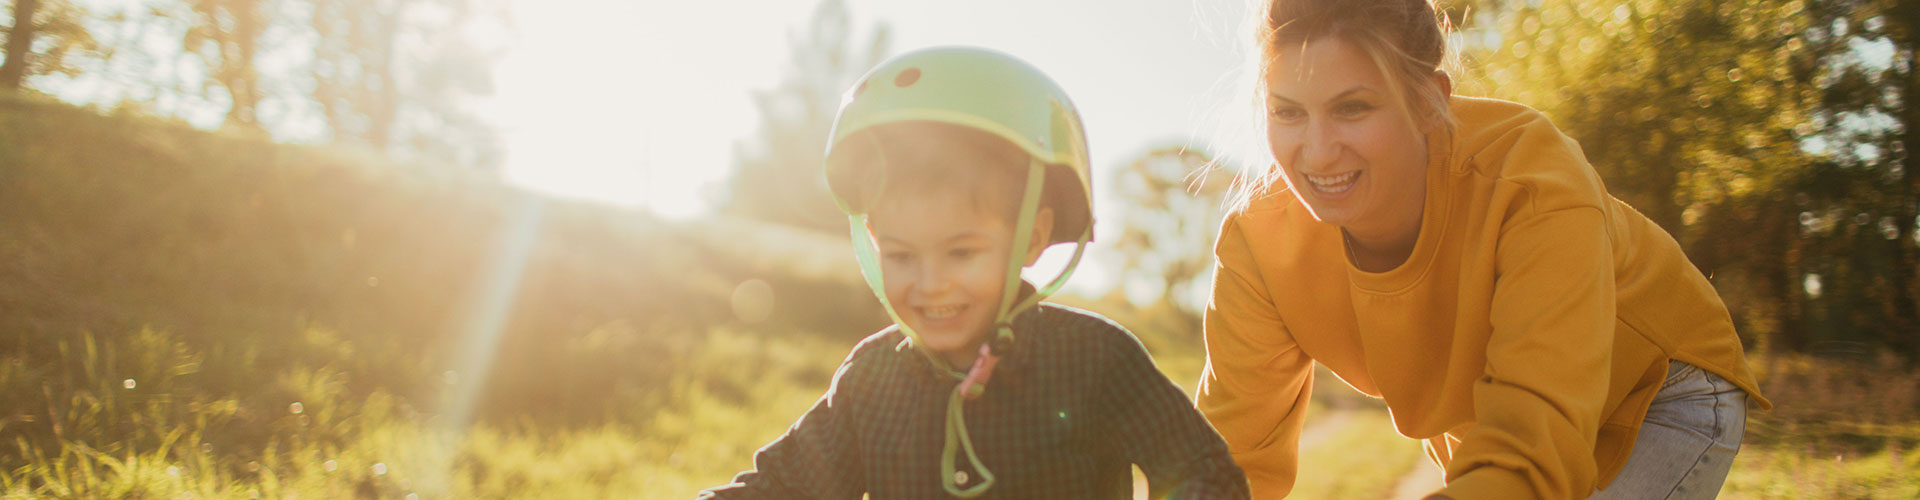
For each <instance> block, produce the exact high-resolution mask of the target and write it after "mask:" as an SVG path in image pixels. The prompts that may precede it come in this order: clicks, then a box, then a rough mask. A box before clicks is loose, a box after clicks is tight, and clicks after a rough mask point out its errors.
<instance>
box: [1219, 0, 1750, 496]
mask: <svg viewBox="0 0 1920 500" xmlns="http://www.w3.org/2000/svg"><path fill="white" fill-rule="evenodd" d="M1266 10H1267V11H1268V12H1264V13H1262V14H1263V17H1264V18H1265V19H1264V22H1265V23H1266V26H1265V27H1266V29H1265V30H1263V31H1262V32H1261V33H1262V35H1263V38H1262V40H1260V41H1261V47H1262V52H1263V54H1262V55H1263V56H1264V57H1262V58H1261V60H1262V61H1263V63H1262V67H1261V68H1260V70H1261V72H1260V75H1261V77H1262V81H1263V83H1264V88H1263V89H1262V91H1261V92H1260V95H1261V96H1262V98H1263V99H1264V100H1265V105H1264V108H1265V111H1266V119H1265V126H1266V129H1267V139H1268V142H1269V145H1270V147H1271V149H1272V152H1273V157H1274V160H1275V165H1274V166H1273V167H1272V168H1270V169H1268V170H1267V172H1265V173H1264V174H1263V175H1258V176H1255V177H1254V178H1253V179H1243V185H1242V187H1243V189H1242V190H1240V196H1241V198H1240V199H1239V205H1238V206H1237V207H1236V208H1235V210H1234V211H1233V212H1232V213H1231V214H1230V215H1229V216H1228V217H1227V219H1226V221H1225V223H1224V226H1223V227H1222V229H1221V231H1220V238H1219V240H1218V241H1217V242H1216V244H1215V256H1216V258H1217V259H1218V267H1217V268H1216V269H1215V275H1214V284H1213V298H1212V301H1211V302H1210V304H1209V306H1208V309H1207V313H1206V342H1207V368H1206V371H1205V373H1204V374H1203V375H1202V380H1201V386H1200V394H1199V396H1198V399H1199V406H1200V408H1201V410H1202V411H1204V412H1205V413H1206V414H1207V416H1208V418H1209V419H1210V420H1211V421H1212V422H1213V424H1214V426H1215V427H1217V428H1218V429H1219V431H1220V432H1221V434H1222V435H1223V436H1224V437H1226V439H1227V442H1228V444H1229V445H1230V447H1231V448H1232V451H1233V454H1234V458H1235V460H1236V461H1238V462H1239V463H1240V465H1241V466H1242V467H1243V468H1244V469H1245V470H1246V472H1247V476H1248V478H1249V480H1250V481H1252V484H1253V493H1254V496H1255V497H1256V498H1276V497H1279V496H1283V495H1285V494H1286V493H1287V492H1288V491H1289V490H1290V489H1291V487H1292V485H1293V476H1294V472H1295V465H1296V463H1295V462H1296V459H1297V455H1298V443H1299V435H1300V430H1301V427H1302V423H1303V422H1304V421H1305V414H1304V413H1305V408H1306V404H1307V400H1308V396H1309V391H1310V387H1311V385H1312V384H1311V381H1312V373H1313V372H1312V365H1313V363H1314V362H1318V363H1320V364H1323V365H1325V366H1326V367H1327V368H1329V369H1330V370H1331V371H1332V372H1333V373H1334V374H1336V375H1338V376H1340V378H1341V379H1342V380H1344V381H1346V382H1347V383H1348V384H1349V385H1352V386H1353V387H1354V388H1355V389H1358V390H1360V391H1361V392H1364V393H1366V394H1368V395H1372V396H1375V397H1379V398H1382V399H1384V400H1385V402H1386V404H1387V406H1388V408H1389V409H1390V410H1391V411H1392V414H1393V422H1394V426H1395V427H1396V428H1397V430H1398V431H1399V432H1400V433H1401V434H1403V435H1406V436H1412V437H1415V438H1419V439H1423V440H1425V445H1426V448H1427V451H1428V455H1429V456H1430V457H1431V458H1432V459H1433V460H1434V462H1436V463H1438V464H1439V465H1440V466H1442V467H1443V468H1444V469H1446V480H1447V485H1446V487H1445V488H1444V489H1442V490H1440V491H1437V492H1434V494H1433V497H1434V498H1459V499H1476V498H1589V497H1592V498H1634V499H1642V498H1711V497H1713V496H1714V495H1715V494H1716V493H1717V492H1718V490H1719V488H1720V485H1721V483H1722V482H1723V481H1724V479H1725V477H1726V473H1727V470H1728V468H1729V466H1730V464H1731V461H1732V458H1733V455H1734V453H1735V452H1736V451H1738V449H1739V443H1740V438H1741V434H1742V432H1743V431H1744V422H1745V418H1746V417H1745V415H1746V408H1747V406H1748V404H1749V403H1752V404H1754V405H1757V406H1759V407H1761V408H1766V407H1769V406H1770V405H1769V403H1767V402H1766V401H1765V400H1764V399H1762V398H1761V397H1759V395H1758V392H1757V390H1756V389H1757V388H1756V385H1755V384H1754V379H1753V376H1752V374H1751V373H1750V372H1749V371H1748V368H1747V364H1746V360H1745V358H1744V355H1743V354H1742V352H1741V346H1740V340H1739V338H1738V337H1737V336H1736V335H1735V333H1734V329H1733V324H1732V321H1731V319H1730V317H1729V315H1728V313H1727V309H1726V306H1725V305H1724V304H1722V303H1721V302H1720V300H1719V298H1718V296H1717V295H1716V294H1715V292H1714V290H1713V287H1712V285H1711V284H1709V283H1708V282H1707V280H1706V278H1705V277H1704V276H1702V275H1701V273H1700V271H1699V270H1697V269H1695V268H1694V267H1693V266H1692V265H1691V264H1690V263H1689V262H1688V261H1687V259H1686V256H1685V255H1684V254H1682V253H1681V250H1680V246H1679V245H1678V244H1677V243H1676V242H1675V241H1674V239H1673V237H1672V236H1669V235H1668V234H1667V233H1666V232H1664V231H1663V230H1661V229H1660V227H1659V226H1657V225H1655V224H1653V223H1652V222H1651V221H1649V220H1648V219H1647V218H1646V217H1645V216H1643V215H1641V214H1640V213H1638V212H1636V211H1634V210H1633V208H1631V207H1628V206H1627V205H1625V204H1623V203H1621V202H1620V201H1619V200H1617V199H1615V198H1613V197H1612V196H1610V195H1608V194H1607V192H1606V189H1605V187H1604V186H1602V185H1601V181H1600V178H1599V176H1598V175H1596V174H1595V172H1594V170H1593V168H1592V167H1591V166H1590V165H1588V164H1587V161H1586V159H1585V157H1584V156H1583V154H1582V153H1581V151H1580V147H1579V145H1578V144H1576V143H1575V142H1574V141H1573V140H1572V139H1569V138H1567V137H1566V136H1565V135H1563V134H1561V133H1560V132H1559V131H1558V130H1556V129H1555V128H1554V127H1553V125H1552V124H1551V123H1549V122H1548V120H1547V119H1546V117H1544V116H1542V115H1541V114H1539V113H1538V112H1536V111H1534V110H1531V109H1528V108H1526V107H1525V106H1521V105H1519V104H1515V103H1510V102H1502V101H1495V100H1488V99H1475V98H1467V97H1459V96H1451V95H1450V94H1451V91H1452V88H1451V87H1452V84H1451V81H1450V80H1449V77H1448V75H1447V74H1446V73H1445V72H1443V71H1441V70H1440V62H1441V60H1442V57H1443V56H1444V54H1445V53H1446V47H1445V36H1444V33H1443V28H1442V25H1443V23H1444V20H1443V19H1441V18H1440V17H1439V16H1437V15H1436V14H1435V11H1434V9H1433V7H1432V5H1431V4H1429V3H1428V2H1427V0H1274V1H1273V2H1272V3H1271V4H1270V5H1268V6H1267V8H1266ZM1383 431H1384V429H1383Z"/></svg>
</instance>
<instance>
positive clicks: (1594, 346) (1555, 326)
mask: <svg viewBox="0 0 1920 500" xmlns="http://www.w3.org/2000/svg"><path fill="white" fill-rule="evenodd" d="M1495 252H1496V255H1495V259H1496V269H1497V272H1498V273H1499V274H1498V277H1497V278H1496V281H1495V284H1494V292H1493V304H1492V309H1491V313H1492V314H1491V316H1490V318H1491V322H1492V323H1493V325H1492V326H1493V329H1492V333H1491V336H1490V338H1489V339H1488V342H1487V364H1486V367H1485V373H1484V374H1483V375H1482V376H1481V377H1480V379H1479V380H1478V381H1476V382H1475V383H1474V387H1473V405H1474V412H1475V416H1476V417H1475V418H1476V420H1477V422H1476V423H1475V425H1474V426H1473V427H1472V428H1471V429H1469V430H1468V431H1467V432H1466V433H1465V434H1464V435H1463V436H1461V442H1460V446H1459V448H1457V449H1456V450H1455V451H1454V458H1453V460H1452V461H1451V462H1450V463H1449V464H1448V465H1447V487H1446V488H1445V489H1443V490H1441V491H1440V492H1439V493H1441V494H1444V495H1447V496H1449V497H1452V498H1455V499H1459V500H1472V499H1481V498H1542V499H1563V498H1585V497H1586V496H1587V495H1588V494H1589V493H1591V492H1592V490H1593V485H1594V481H1595V476H1596V475H1597V474H1598V472H1597V466H1596V465H1595V463H1594V460H1593V446H1594V440H1595V438H1596V435H1597V432H1598V429H1599V424H1600V418H1601V410H1602V405H1603V401H1605V400H1606V392H1607V380H1608V377H1607V375H1608V369H1609V368H1608V367H1609V366H1610V363H1611V356H1612V353H1613V335H1614V328H1615V324H1614V322H1615V314H1614V309H1615V307H1616V305H1615V301H1614V286H1613V285H1614V283H1613V253H1612V247H1611V246H1610V244H1609V242H1608V238H1607V234H1606V222H1605V219H1604V214H1603V212H1601V211H1600V210H1599V209H1598V208H1595V207H1590V206H1578V207H1569V208H1562V209H1558V210H1553V211H1548V212H1544V213H1538V214H1528V215H1526V216H1524V217H1522V218H1520V219H1518V220H1516V221H1515V222H1514V223H1513V225H1510V226H1508V227H1506V228H1504V229H1502V233H1501V235H1500V241H1499V244H1498V246H1497V247H1496V250H1495Z"/></svg>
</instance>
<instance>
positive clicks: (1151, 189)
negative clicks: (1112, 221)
mask: <svg viewBox="0 0 1920 500" xmlns="http://www.w3.org/2000/svg"><path fill="white" fill-rule="evenodd" d="M1202 149H1203V148H1187V147H1184V146H1170V147H1161V148H1156V149H1153V150H1150V151H1148V152H1146V153H1145V154H1142V155H1141V156H1140V157H1138V158H1135V159H1134V160H1132V161H1131V162H1129V163H1127V164H1126V165H1125V166H1123V167H1121V168H1120V169H1119V170H1117V171H1115V172H1114V174H1113V175H1114V179H1113V181H1114V182H1113V186H1114V187H1113V189H1114V193H1115V195H1116V196H1117V197H1118V198H1119V200H1118V201H1117V202H1116V203H1114V206H1118V207H1121V208H1122V210H1121V212H1120V217H1119V218H1120V222H1121V224H1119V227H1120V234H1119V235H1118V237H1116V238H1113V239H1112V240H1110V241H1113V242H1114V243H1113V249H1114V250H1115V251H1117V252H1118V253H1119V254H1120V256H1121V257H1122V260H1121V264H1120V266H1119V267H1120V269H1121V270H1123V276H1122V278H1121V279H1122V281H1123V282H1126V283H1128V286H1129V287H1131V286H1132V283H1134V282H1138V283H1142V284H1147V285H1150V288H1151V289H1153V292H1154V293H1153V295H1151V296H1148V297H1133V298H1135V299H1136V300H1135V302H1140V303H1146V302H1148V301H1149V300H1158V301H1164V302H1166V303H1169V304H1173V305H1174V306H1176V307H1178V308H1179V309H1180V310H1182V311H1186V312H1187V313H1188V314H1193V315H1198V314H1199V313H1200V310H1201V308H1202V307H1203V305H1204V304H1205V301H1206V297H1205V295H1204V294H1205V293H1206V291H1207V288H1206V287H1207V286H1208V285H1209V284H1210V281H1208V280H1207V279H1206V278H1209V277H1211V274H1210V273H1211V271H1212V270H1213V240H1214V238H1215V237H1216V236H1217V233H1219V231H1220V220H1221V217H1224V216H1225V215H1226V208H1225V207H1226V200H1225V197H1226V193H1227V187H1228V184H1229V183H1230V182H1231V181H1232V179H1231V176H1230V175H1220V173H1218V172H1213V171H1210V170H1209V168H1210V167H1212V163H1213V160H1212V159H1211V158H1208V157H1207V155H1206V154H1205V153H1202V152H1201V150H1202Z"/></svg>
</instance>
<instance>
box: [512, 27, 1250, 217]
mask: <svg viewBox="0 0 1920 500" xmlns="http://www.w3.org/2000/svg"><path fill="white" fill-rule="evenodd" d="M1239 3H1240V2H1234V1H1231V0H1229V1H1217V2H1215V1H1208V0H1194V1H1193V2H1191V3H1190V2H1178V1H1176V2H1167V1H1152V0H1070V1H1048V2H1032V1H1029V0H975V1H967V2H919V1H910V2H903V1H880V0H851V1H850V2H849V6H848V7H849V10H850V11H851V12H852V14H853V16H854V18H855V23H854V26H855V29H856V32H855V37H856V38H855V40H856V43H862V42H864V41H865V40H868V39H870V37H871V35H872V28H873V26H874V25H875V23H876V22H879V23H885V24H886V25H888V26H889V27H890V28H891V30H892V45H891V47H892V50H893V52H894V53H899V52H904V51H906V50H911V49H914V48H920V47H927V46H933V45H948V44H963V45H977V46H985V47H990V48H995V49H999V50H1002V51H1006V52H1009V53H1012V54H1014V55H1016V56H1018V57H1021V58H1023V59H1026V60H1027V61H1028V62H1031V63H1033V64H1035V65H1036V66H1038V67H1040V68H1041V69H1042V70H1044V71H1047V72H1048V73H1049V74H1051V75H1052V76H1053V77H1054V79H1055V80H1057V81H1059V82H1060V84H1061V85H1062V86H1063V87H1065V88H1066V90H1067V92H1068V93H1069V94H1070V95H1072V96H1073V97H1074V99H1075V101H1076V102H1077V104H1079V105H1080V108H1081V113H1082V114H1083V115H1084V117H1085V118H1086V120H1087V129H1088V135H1089V141H1090V142H1091V143H1092V145H1091V148H1092V153H1093V158H1094V163H1095V166H1096V168H1099V169H1102V170H1104V169H1108V168H1111V167H1113V166H1115V165H1116V164H1118V163H1120V162H1123V161H1125V160H1126V159H1127V158H1130V157H1131V156H1133V155H1136V154H1138V153H1140V152H1142V151H1144V150H1146V149H1147V148H1150V147H1153V146H1158V145H1162V144H1168V143H1173V144H1179V143H1186V142H1187V140H1188V138H1189V137H1190V136H1195V132H1196V131H1202V130H1210V129H1209V128H1207V127H1211V122H1210V121H1208V117H1209V115H1208V113H1211V112H1214V111H1215V110H1217V109H1218V108H1219V107H1220V106H1218V105H1217V104H1215V103H1217V102H1219V101H1220V100H1222V99H1223V98H1224V97H1225V93H1226V90H1225V89H1226V82H1225V81H1224V80H1223V78H1224V75H1226V74H1227V72H1228V71H1229V70H1231V69H1232V68H1233V66H1234V64H1235V62H1236V60H1237V59H1236V56H1235V55H1233V52H1232V48H1231V47H1232V43H1231V42H1232V40H1231V37H1232V36H1233V35H1237V32H1236V31H1235V30H1236V29H1237V23H1238V22H1239V21H1240V20H1239V19H1238V17H1239V16H1238V13H1239V12H1240V10H1239V9H1241V7H1240V5H1239ZM1214 4H1218V5H1214ZM814 7H815V5H814V4H813V3H811V2H805V1H792V0H768V1H755V2H748V3H743V2H697V1H673V2H617V1H595V0H515V2H514V8H515V15H516V20H515V22H516V24H517V29H518V31H519V40H518V44H517V48H516V49H515V50H514V51H513V52H511V53H509V54H508V55H507V56H506V58H505V59H504V60H503V61H502V62H501V63H500V65H499V68H498V70H497V72H496V75H497V82H496V83H497V84H498V87H497V94H496V97H495V98H494V99H495V101H494V102H493V103H492V105H491V109H490V110H489V111H490V114H491V115H492V116H493V117H494V119H495V120H497V121H498V122H499V124H500V126H501V127H502V128H503V134H504V136H505V140H506V148H507V155H508V157H507V161H506V173H507V176H508V178H509V179H511V180H513V181H514V182H518V183H522V184H525V185H528V186H531V187H534V188H537V189H540V190H544V191H549V192H553V193H556V194H562V195H569V196H577V197H584V198H590V199H596V200H602V201H608V202H613V203H617V204H621V205H630V206H642V207H646V208H648V209H650V210H652V211H654V212H657V213H660V214H662V215H665V216H669V217H677V216H687V215H693V214H697V213H701V212H705V211H708V210H709V209H710V208H711V204H712V200H713V199H714V196H715V194H716V193H717V190H718V189H719V184H720V183H721V182H722V180H723V179H724V177H726V176H727V174H728V172H729V170H730V168H731V165H732V163H733V161H734V158H733V154H734V147H733V145H734V143H735V142H737V141H740V140H742V139H745V138H747V137H749V136H750V135H751V134H754V133H755V132H756V131H757V130H758V129H759V127H760V124H759V123H758V117H757V114H756V111H755V108H754V104H753V100H752V97H751V96H752V94H751V93H752V92H753V91H756V90H762V89H768V88H771V87H774V86H775V85H777V83H778V82H779V79H780V78H781V76H782V71H785V68H787V66H788V57H789V55H788V53H789V51H788V47H787V43H788V40H789V39H790V38H791V37H792V36H793V34H795V33H799V32H801V31H802V30H804V29H805V27H806V24H807V21H808V19H809V18H810V16H811V14H812V12H813V10H814ZM583 49H591V50H583ZM1216 84H1218V85H1216ZM1216 87H1218V89H1217V90H1216ZM1204 135H1205V134H1200V136H1204Z"/></svg>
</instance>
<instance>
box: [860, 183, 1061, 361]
mask: <svg viewBox="0 0 1920 500" xmlns="http://www.w3.org/2000/svg"><path fill="white" fill-rule="evenodd" d="M874 208H875V210H874V211H873V212H872V214H871V215H870V221H871V224H872V228H873V234H874V237H875V240H876V241H877V242H878V243H879V246H880V263H881V264H880V268H881V276H882V278H881V281H882V282H883V283H884V285H885V287H886V294H887V301H888V302H891V303H892V304H893V308H894V312H895V313H896V314H899V315H900V319H901V321H904V322H906V323H907V325H906V326H908V327H911V328H913V329H914V331H915V332H918V333H919V334H920V342H922V343H923V346H922V348H924V349H928V350H930V351H932V352H933V353H934V354H937V355H940V356H941V357H942V358H944V359H946V360H947V361H948V362H949V363H951V364H953V365H954V367H955V368H959V369H965V367H966V366H967V365H968V364H971V363H972V361H973V358H974V357H975V355H977V354H978V350H979V348H980V344H981V343H982V342H985V341H986V340H987V339H988V338H990V337H991V335H992V332H993V320H994V316H995V313H997V312H998V311H999V307H1000V295H1001V291H1002V290H1003V286H1004V285H1005V284H1006V270H1007V259H1008V256H1009V252H1011V251H1012V250H1013V229H1014V228H1013V226H1012V224H1009V223H1008V222H1007V221H1006V219H1005V218H1004V217H1001V216H999V215H998V214H995V213H993V211H992V210H988V209H985V208H984V207H978V206H976V204H975V203H972V202H971V200H969V199H968V197H967V196H966V194H965V193H959V192H954V190H944V191H940V190H936V192H930V193H913V194H906V195H903V196H890V197H888V199H884V200H881V202H880V204H879V205H878V206H876V207H874ZM1052 225H1053V224H1052V213H1051V212H1050V211H1047V210H1044V209H1043V210H1042V213H1041V214H1039V217H1036V218H1035V221H1034V226H1035V227H1034V230H1035V234H1036V237H1035V238H1034V243H1033V244H1032V245H1031V246H1030V248H1028V249H1026V252H1025V253H1027V258H1026V259H1025V260H1026V261H1027V264H1032V261H1033V260H1034V259H1036V258H1038V257H1039V255H1040V250H1042V249H1044V248H1045V246H1046V243H1045V241H1044V240H1043V239H1042V238H1041V237H1042V236H1044V235H1046V234H1048V232H1050V231H1051V229H1052ZM1042 226H1045V227H1042Z"/></svg>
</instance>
